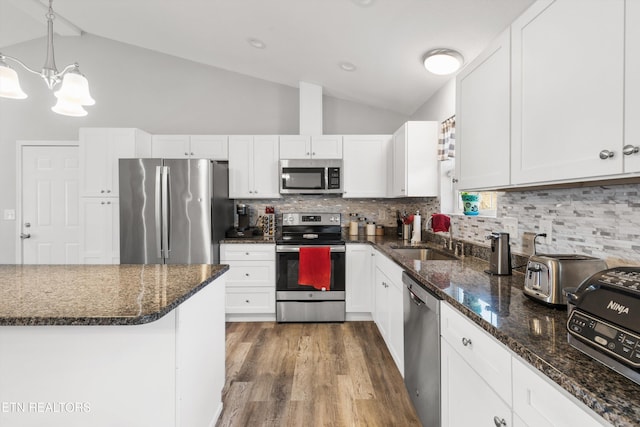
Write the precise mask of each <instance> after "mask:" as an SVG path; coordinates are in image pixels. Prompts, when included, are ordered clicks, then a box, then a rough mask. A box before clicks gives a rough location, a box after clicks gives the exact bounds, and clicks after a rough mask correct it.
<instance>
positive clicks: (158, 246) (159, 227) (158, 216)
mask: <svg viewBox="0 0 640 427" xmlns="http://www.w3.org/2000/svg"><path fill="white" fill-rule="evenodd" d="M161 175H162V166H156V187H155V188H156V203H155V216H156V236H157V238H156V252H157V255H158V258H162V238H161V236H162V234H161V233H162V207H161V203H162V192H161V189H162V187H161V178H160V177H161Z"/></svg>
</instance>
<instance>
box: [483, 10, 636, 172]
mask: <svg viewBox="0 0 640 427" xmlns="http://www.w3.org/2000/svg"><path fill="white" fill-rule="evenodd" d="M627 3H633V2H627ZM624 8H625V2H624V0H588V1H580V2H574V1H562V0H556V1H552V0H544V1H539V2H536V3H534V5H533V6H532V7H530V8H529V9H528V10H527V11H526V12H525V13H523V14H522V15H521V16H520V17H519V18H518V19H517V20H516V21H515V22H514V23H513V25H512V46H513V51H512V84H513V95H512V133H511V135H512V136H511V140H512V156H511V182H512V184H527V183H534V182H544V181H554V180H556V181H557V180H574V181H575V180H579V179H581V178H584V177H587V178H592V179H593V178H594V177H598V176H605V175H613V174H620V173H622V171H623V157H624V156H623V155H622V153H621V152H620V151H621V148H622V141H623V135H622V132H623V126H622V124H623V118H624V117H623V106H624V89H623V79H624V63H625V62H624V41H625V40H624V28H625V25H624ZM595 28H597V31H594V29H595ZM632 31H633V30H632ZM594 52H597V59H595V57H594ZM635 54H636V55H637V50H636V51H635ZM632 78H634V77H632ZM603 150H607V151H608V152H613V157H611V158H609V157H606V156H605V155H604V154H605V153H602V151H603ZM601 153H602V155H603V156H604V157H605V158H604V159H602V158H601V157H600V155H601ZM487 167H491V165H487Z"/></svg>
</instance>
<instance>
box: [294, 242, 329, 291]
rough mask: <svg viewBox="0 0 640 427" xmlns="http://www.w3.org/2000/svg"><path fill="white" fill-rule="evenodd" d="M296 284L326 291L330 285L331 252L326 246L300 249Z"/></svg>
mask: <svg viewBox="0 0 640 427" xmlns="http://www.w3.org/2000/svg"><path fill="white" fill-rule="evenodd" d="M298 284H299V285H304V286H313V287H314V288H316V289H318V290H320V291H321V290H325V291H328V290H329V287H330V285H331V250H330V248H329V247H327V246H318V247H305V248H300V261H299V262H298Z"/></svg>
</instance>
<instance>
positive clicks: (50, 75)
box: [0, 0, 96, 117]
mask: <svg viewBox="0 0 640 427" xmlns="http://www.w3.org/2000/svg"><path fill="white" fill-rule="evenodd" d="M52 3H53V0H49V11H48V12H47V14H46V15H45V17H46V18H47V58H46V60H45V63H44V66H43V67H42V70H41V71H36V70H32V69H31V68H29V67H27V66H26V65H25V64H24V63H23V62H22V61H20V60H19V59H17V58H14V57H12V56H7V55H3V54H2V53H0V97H3V98H11V99H25V98H26V97H27V94H26V93H24V92H23V91H22V89H21V88H20V81H19V80H18V74H17V73H16V72H15V70H14V69H13V68H11V67H10V66H9V65H8V64H7V60H11V61H14V62H16V63H17V64H19V65H20V66H21V67H22V68H24V69H25V70H27V71H29V72H30V73H33V74H37V75H39V76H40V77H42V78H43V79H44V81H45V83H46V84H47V87H48V88H49V89H51V90H53V89H54V87H56V86H57V85H58V83H60V82H62V85H61V86H60V89H59V90H57V91H56V92H54V95H55V96H56V98H57V99H58V101H57V102H56V105H54V106H53V107H51V110H52V111H54V112H56V113H58V114H62V115H65V116H73V117H81V116H86V115H87V111H86V110H85V109H84V108H83V106H85V105H94V104H95V103H96V101H95V100H94V99H93V98H92V97H91V95H90V94H89V82H88V81H87V79H86V77H85V76H84V75H82V73H80V67H79V66H78V63H77V62H76V63H74V64H70V65H67V66H66V67H64V69H63V70H62V71H58V69H57V68H56V61H55V57H54V52H53V20H54V19H55V14H54V13H53V8H52Z"/></svg>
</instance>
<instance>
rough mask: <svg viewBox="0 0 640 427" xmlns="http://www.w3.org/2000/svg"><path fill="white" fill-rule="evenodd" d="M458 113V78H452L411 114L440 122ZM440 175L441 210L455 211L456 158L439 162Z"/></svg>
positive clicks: (412, 118)
mask: <svg viewBox="0 0 640 427" xmlns="http://www.w3.org/2000/svg"><path fill="white" fill-rule="evenodd" d="M455 113H456V79H455V77H453V78H451V79H450V80H449V81H448V82H447V84H445V85H444V86H443V87H442V88H441V89H440V90H438V91H437V92H436V93H435V94H434V95H433V96H432V97H431V98H429V99H428V100H427V102H425V103H424V104H422V106H420V108H418V109H417V110H416V112H415V113H413V115H412V116H411V120H435V121H438V122H440V123H442V122H443V121H445V120H446V119H448V118H449V117H451V116H453V115H454V114H455ZM438 166H439V171H438V172H439V177H440V212H444V213H449V212H454V211H455V208H456V204H457V203H456V202H457V200H455V199H454V197H453V196H454V195H455V194H456V193H455V192H454V184H453V181H452V179H451V178H452V177H453V176H454V175H455V160H444V161H441V162H438Z"/></svg>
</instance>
